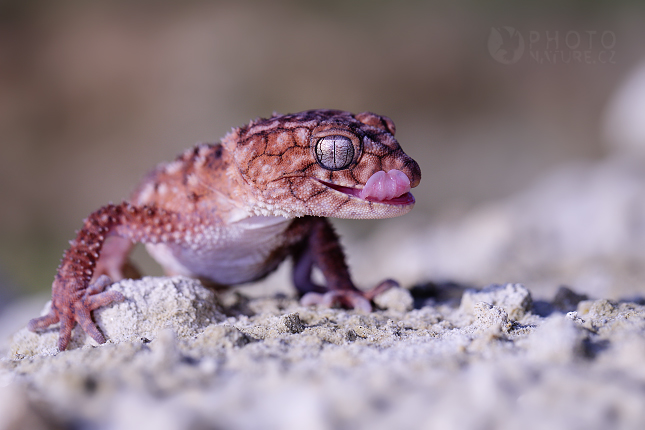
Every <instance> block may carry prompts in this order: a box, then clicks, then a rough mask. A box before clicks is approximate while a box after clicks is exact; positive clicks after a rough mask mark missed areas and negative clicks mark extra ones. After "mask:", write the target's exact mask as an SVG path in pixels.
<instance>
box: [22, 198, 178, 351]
mask: <svg viewBox="0 0 645 430" xmlns="http://www.w3.org/2000/svg"><path fill="white" fill-rule="evenodd" d="M178 218H179V217H178V215H177V214H175V213H173V212H169V211H166V210H163V209H160V208H156V207H150V206H142V207H137V206H133V205H131V204H129V203H121V204H120V205H107V206H104V207H102V208H101V209H99V210H97V211H96V212H94V213H92V214H91V215H90V216H89V217H87V219H86V220H85V222H84V225H83V228H82V229H81V230H80V231H79V232H78V234H77V236H76V239H75V240H73V241H71V242H70V245H71V246H70V248H69V249H68V250H67V251H66V252H65V254H64V255H63V259H62V261H61V264H60V266H59V267H58V272H57V273H56V277H55V279H54V283H53V285H52V304H51V309H50V311H49V313H48V314H47V315H44V316H42V317H40V318H35V319H32V320H31V321H30V322H29V325H28V328H29V330H32V331H35V330H38V329H43V328H45V327H48V326H50V325H51V324H55V323H57V322H59V321H60V335H59V339H58V348H59V350H60V351H63V350H65V348H67V345H68V343H69V340H70V339H71V335H72V329H73V328H74V325H76V323H79V324H80V325H81V327H82V328H83V330H84V331H85V332H86V333H87V334H88V335H90V336H91V337H92V338H93V339H94V340H95V341H96V342H98V343H104V342H105V337H104V336H103V334H102V333H101V332H100V331H99V330H98V328H97V327H96V324H95V323H94V322H93V321H92V318H91V314H90V313H91V311H93V310H94V309H97V308H99V307H101V306H105V305H107V304H110V303H112V302H115V301H120V300H123V299H124V297H123V295H122V294H121V293H119V292H116V291H107V292H103V290H104V289H105V287H106V286H108V285H109V284H110V283H111V280H110V278H109V277H108V276H104V275H103V276H100V277H99V278H98V279H97V280H96V281H95V282H94V283H92V284H90V281H91V279H92V276H93V274H94V271H95V269H96V265H97V261H98V259H99V256H100V254H101V248H102V247H103V244H104V242H105V239H106V238H107V236H108V235H115V236H119V237H123V238H127V239H130V240H131V241H133V242H149V243H159V242H166V243H169V242H173V241H175V240H177V239H178V238H179V237H180V235H181V231H180V229H181V223H179V222H178ZM175 233H179V234H175Z"/></svg>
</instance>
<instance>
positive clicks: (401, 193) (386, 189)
mask: <svg viewBox="0 0 645 430" xmlns="http://www.w3.org/2000/svg"><path fill="white" fill-rule="evenodd" d="M319 182H320V183H322V184H323V185H325V186H327V187H329V188H331V189H333V190H336V191H339V192H341V193H343V194H347V195H349V196H352V197H356V198H359V199H361V200H367V201H370V202H377V203H383V204H386V205H397V206H406V205H411V204H414V196H413V195H412V193H410V180H409V179H408V176H407V175H406V174H405V173H403V172H401V171H400V170H395V169H393V170H390V171H389V172H384V171H382V170H381V171H379V172H376V173H374V174H373V175H372V176H371V177H370V178H369V179H368V180H367V182H366V183H365V186H364V187H363V188H352V187H343V186H341V185H336V184H332V183H329V182H325V181H321V180H319Z"/></svg>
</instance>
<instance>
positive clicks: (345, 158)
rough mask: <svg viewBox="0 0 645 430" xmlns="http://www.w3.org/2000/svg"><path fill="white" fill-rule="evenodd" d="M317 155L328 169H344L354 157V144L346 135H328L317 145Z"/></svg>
mask: <svg viewBox="0 0 645 430" xmlns="http://www.w3.org/2000/svg"><path fill="white" fill-rule="evenodd" d="M316 157H317V158H318V161H319V162H320V163H321V164H322V165H323V166H324V167H326V168H328V169H332V170H340V169H344V168H345V167H347V166H349V164H350V163H351V162H352V159H353V158H354V145H353V144H352V141H351V140H350V139H348V138H346V137H345V136H338V135H335V136H326V137H323V138H322V139H320V140H319V141H318V144H317V145H316Z"/></svg>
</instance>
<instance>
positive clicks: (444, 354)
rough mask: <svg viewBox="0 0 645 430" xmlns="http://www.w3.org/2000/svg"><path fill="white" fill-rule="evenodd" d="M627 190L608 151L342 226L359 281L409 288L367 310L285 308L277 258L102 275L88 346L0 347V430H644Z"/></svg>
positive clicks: (632, 173) (81, 342)
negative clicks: (213, 281) (218, 278)
mask: <svg viewBox="0 0 645 430" xmlns="http://www.w3.org/2000/svg"><path fill="white" fill-rule="evenodd" d="M644 183H645V163H643V162H641V161H639V160H636V159H629V158H620V157H618V158H611V159H608V160H605V161H604V162H602V163H598V164H591V163H589V164H580V165H573V166H568V167H566V168H563V169H562V170H561V171H558V172H554V173H553V174H550V175H546V176H545V177H544V178H543V179H542V180H541V181H539V182H538V183H536V184H535V185H534V186H532V187H531V188H529V189H527V190H526V191H525V192H523V193H520V194H518V195H516V196H512V197H510V198H508V199H505V200H502V201H499V202H492V203H490V204H487V205H486V206H483V207H480V208H476V209H475V210H472V211H469V212H468V213H465V214H463V215H462V216H452V217H448V218H447V219H443V220H442V219H438V220H433V221H432V222H428V221H427V220H425V221H424V223H423V224H421V225H419V224H415V223H414V222H405V223H402V224H399V227H393V228H388V229H385V230H384V231H383V232H382V233H379V234H378V235H376V236H374V237H372V238H371V239H369V241H368V242H365V243H363V244H362V245H361V244H356V243H352V240H351V231H345V232H341V233H344V234H343V236H345V238H346V239H349V240H346V242H345V243H347V244H348V256H349V263H350V266H351V267H352V269H353V273H354V277H355V279H356V280H357V282H358V283H359V284H360V285H363V286H365V287H369V286H370V285H375V284H376V283H377V282H379V281H381V280H382V279H384V278H389V277H392V278H395V279H397V280H399V281H400V282H401V284H402V285H404V286H406V287H408V288H407V289H405V288H404V289H392V290H390V291H387V292H386V293H384V294H383V295H381V296H379V297H377V298H376V300H375V302H376V304H377V305H378V307H379V309H377V310H376V311H375V312H372V313H370V314H361V313H358V312H355V311H347V310H341V309H326V308H316V307H303V306H300V305H299V303H298V301H297V300H296V298H295V296H294V292H293V288H292V287H291V283H290V281H289V280H288V270H289V268H288V265H287V266H283V268H281V269H280V271H279V273H278V275H277V276H274V277H272V278H270V279H269V280H268V281H267V284H260V285H254V286H243V287H240V288H236V289H232V290H229V291H225V292H216V293H214V292H212V291H210V290H207V289H206V288H204V287H203V286H202V285H201V284H200V283H198V282H196V281H193V280H189V279H185V278H144V279H142V280H138V281H133V280H126V281H122V282H119V283H117V284H114V285H112V286H111V287H110V288H113V289H116V290H118V291H120V292H122V293H123V294H124V296H125V297H127V300H125V301H124V302H122V303H117V304H113V305H112V306H109V307H106V308H104V309H100V310H97V311H95V312H94V318H95V320H96V321H97V323H98V325H99V327H100V329H101V330H102V331H103V333H105V334H106V336H107V338H108V339H109V340H108V342H107V343H106V344H104V345H96V344H95V343H94V341H93V340H91V339H89V338H87V337H86V336H85V335H84V334H83V332H82V331H81V330H80V329H78V328H76V329H75V331H74V334H73V337H72V342H71V343H70V349H69V350H68V351H65V352H58V351H57V349H56V342H57V332H56V327H52V328H50V329H48V330H46V331H44V332H42V333H38V334H35V333H30V332H28V331H26V330H25V329H22V330H18V331H17V332H15V334H14V335H13V336H12V338H11V340H10V341H9V342H4V343H3V341H4V338H5V337H6V336H2V337H3V339H2V340H0V357H2V358H1V359H0V417H1V418H0V430H4V429H22V428H30V429H39V428H75V429H97V428H99V429H155V430H164V429H177V428H189V429H205V428H221V429H263V430H264V429H314V430H316V429H350V428H351V429H386V428H387V429H390V428H397V429H398V428H406V429H408V428H409V429H413V428H420V429H422V428H427V429H518V428H522V429H585V430H586V429H608V428H620V429H642V428H645V407H643V405H645V306H643V305H644V304H645V299H643V292H642V291H643V285H645V270H643V268H645V252H643V249H645V246H644V245H645V229H644V228H643V225H645V224H643V220H645V203H644V202H645V191H644V190H645V188H643V184H644ZM341 230H342V225H341ZM375 262H377V263H375ZM280 273H281V274H282V275H280ZM506 281H514V282H521V284H520V283H506ZM494 283H498V284H494ZM486 285H488V286H486ZM563 285H567V286H568V287H564V286H563ZM470 286H477V287H479V288H476V289H471V288H470ZM482 287H483V288H482ZM31 302H32V303H33V299H31ZM41 303H42V302H41ZM21 309H24V310H23V311H21ZM37 312H38V310H35V309H33V305H30V304H28V303H25V304H22V305H21V304H16V305H15V306H12V309H11V312H5V313H4V314H3V315H4V318H5V320H0V326H2V327H3V328H4V327H10V326H13V327H17V326H18V324H17V322H18V321H20V320H23V321H24V322H23V324H26V321H27V319H28V318H31V317H34V316H36V315H35V314H37ZM43 312H46V309H45V310H43ZM0 336H1V335H0Z"/></svg>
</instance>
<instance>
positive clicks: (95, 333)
mask: <svg viewBox="0 0 645 430" xmlns="http://www.w3.org/2000/svg"><path fill="white" fill-rule="evenodd" d="M76 321H77V322H78V323H79V324H80V326H81V328H82V329H83V331H84V332H85V333H87V334H88V335H89V336H91V337H92V339H94V340H95V341H96V342H97V343H99V344H101V343H105V336H103V333H101V332H100V331H99V329H98V327H96V324H95V323H94V321H92V317H91V315H90V311H89V309H87V308H86V307H84V306H76Z"/></svg>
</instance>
